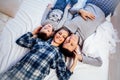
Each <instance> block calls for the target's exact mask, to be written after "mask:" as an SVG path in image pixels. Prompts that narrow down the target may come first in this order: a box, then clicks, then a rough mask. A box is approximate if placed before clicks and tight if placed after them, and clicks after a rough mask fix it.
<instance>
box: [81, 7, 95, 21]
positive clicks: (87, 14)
mask: <svg viewBox="0 0 120 80" xmlns="http://www.w3.org/2000/svg"><path fill="white" fill-rule="evenodd" d="M79 14H80V15H81V17H82V18H83V19H84V20H87V19H88V18H89V19H91V20H94V19H95V16H94V14H93V13H91V12H89V11H86V10H84V9H80V11H79Z"/></svg>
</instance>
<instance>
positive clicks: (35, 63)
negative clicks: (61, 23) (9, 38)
mask: <svg viewBox="0 0 120 80" xmlns="http://www.w3.org/2000/svg"><path fill="white" fill-rule="evenodd" d="M68 35H69V31H68V30H67V29H66V28H61V29H59V30H58V31H57V32H56V34H55V36H54V38H53V39H49V40H48V41H43V40H41V39H39V38H34V37H33V34H32V33H31V32H28V33H26V34H24V35H23V36H21V37H20V38H19V39H18V40H17V41H16V42H17V44H18V45H21V46H23V47H26V48H30V51H29V52H28V53H27V54H26V55H25V56H24V57H23V58H22V59H21V60H20V61H19V62H18V63H17V64H16V65H15V66H13V67H12V68H11V69H9V70H8V71H7V72H5V73H4V74H3V75H1V77H0V80H43V79H44V78H45V77H46V75H48V74H49V72H50V68H53V69H56V73H57V76H58V79H59V80H68V79H69V77H70V75H71V74H72V72H73V69H74V67H75V66H76V62H77V58H74V63H73V65H72V66H71V68H70V69H67V68H66V65H65V62H64V57H63V55H62V54H60V53H59V49H58V46H60V45H61V44H62V43H63V42H64V40H65V39H66V38H67V37H68Z"/></svg>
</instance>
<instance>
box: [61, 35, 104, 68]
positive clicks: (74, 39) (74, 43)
mask: <svg viewBox="0 0 120 80" xmlns="http://www.w3.org/2000/svg"><path fill="white" fill-rule="evenodd" d="M78 42H79V38H78V36H76V35H74V34H72V35H71V36H69V37H68V38H67V39H66V40H65V42H64V43H63V46H62V48H63V49H62V51H63V53H64V55H65V56H68V57H73V54H74V52H76V53H77V55H78V60H79V61H81V62H83V63H86V64H90V65H94V66H101V65H102V60H101V57H100V56H98V57H95V58H93V57H90V56H86V55H85V54H84V53H83V52H81V51H79V50H80V49H79V46H78ZM96 54H97V53H96Z"/></svg>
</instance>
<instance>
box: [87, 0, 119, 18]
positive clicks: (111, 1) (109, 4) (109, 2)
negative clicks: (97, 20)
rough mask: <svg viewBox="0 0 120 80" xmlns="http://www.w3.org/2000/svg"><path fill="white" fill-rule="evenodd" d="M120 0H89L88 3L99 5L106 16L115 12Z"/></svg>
mask: <svg viewBox="0 0 120 80" xmlns="http://www.w3.org/2000/svg"><path fill="white" fill-rule="evenodd" d="M119 2H120V0H87V2H86V3H91V4H94V5H96V6H98V7H99V8H100V9H101V10H102V11H103V12H104V13H105V17H106V16H108V15H109V14H110V13H112V14H113V12H114V10H115V8H116V6H117V5H118V3H119Z"/></svg>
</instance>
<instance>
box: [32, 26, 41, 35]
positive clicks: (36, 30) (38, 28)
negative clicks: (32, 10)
mask: <svg viewBox="0 0 120 80" xmlns="http://www.w3.org/2000/svg"><path fill="white" fill-rule="evenodd" d="M41 28H42V26H38V27H37V28H35V29H34V31H33V32H32V34H33V35H36V34H37V33H38V32H39V31H40V30H41Z"/></svg>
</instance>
